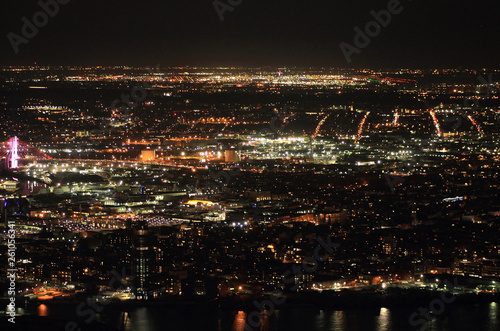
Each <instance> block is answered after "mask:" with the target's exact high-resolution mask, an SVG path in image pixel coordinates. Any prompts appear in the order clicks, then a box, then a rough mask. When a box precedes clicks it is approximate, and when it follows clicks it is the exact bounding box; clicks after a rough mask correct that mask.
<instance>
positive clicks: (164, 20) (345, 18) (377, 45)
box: [0, 0, 500, 68]
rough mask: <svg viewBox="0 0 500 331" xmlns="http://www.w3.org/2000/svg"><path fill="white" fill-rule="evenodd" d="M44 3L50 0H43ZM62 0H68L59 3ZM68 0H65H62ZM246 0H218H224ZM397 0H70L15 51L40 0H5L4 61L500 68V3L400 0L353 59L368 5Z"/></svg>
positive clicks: (382, 5) (375, 7) (367, 18)
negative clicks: (221, 6)
mask: <svg viewBox="0 0 500 331" xmlns="http://www.w3.org/2000/svg"><path fill="white" fill-rule="evenodd" d="M42 1H45V0H42ZM61 1H62V0H61ZM64 1H67V0H64ZM229 1H233V3H238V2H239V0H221V2H222V3H228V2H229ZM389 2H390V1H366V0H365V1H359V0H358V1H356V0H354V1H353V0H349V1H347V0H344V1H340V0H328V1H324V0H322V1H319V0H301V1H297V0H243V1H242V2H241V4H240V5H237V6H236V7H235V8H234V10H233V11H232V12H229V11H227V12H225V13H224V16H225V19H224V21H223V22H221V20H220V19H219V16H218V14H217V12H216V10H215V8H214V5H213V1H212V0H178V1H169V0H146V1H128V0H70V1H69V3H68V4H66V5H60V8H59V13H57V15H55V16H54V17H53V18H50V19H49V21H48V23H47V25H46V26H43V27H41V28H39V32H38V34H37V35H36V36H35V37H34V38H32V39H30V40H29V41H28V43H27V44H21V45H19V53H18V54H15V53H14V51H13V48H12V46H11V43H10V42H9V40H8V38H7V34H8V33H9V32H14V33H16V34H18V35H20V36H22V33H21V28H22V26H23V22H22V21H21V18H22V17H23V16H26V17H27V18H28V19H29V20H30V21H32V17H33V15H34V14H35V13H36V12H37V11H39V10H40V6H39V5H38V1H31V0H29V1H28V0H4V1H2V5H1V6H2V10H1V11H0V12H1V14H0V15H1V21H2V39H1V40H2V42H1V49H2V51H1V53H0V59H1V64H2V65H26V64H33V63H34V62H37V63H38V64H39V65H134V66H140V65H156V64H159V65H162V66H183V65H190V66H301V67H303V66H325V67H371V68H399V67H406V68H429V67H446V68H449V67H471V68H483V67H486V68H492V67H494V68H497V67H498V60H499V59H500V56H499V55H500V54H499V50H500V46H499V45H500V43H499V40H500V38H499V37H500V27H499V26H500V23H499V22H500V20H499V16H500V15H499V11H498V8H499V3H498V1H490V0H486V1H472V0H471V1H444V0H433V1H428V0H413V1H409V0H401V6H402V7H403V10H402V11H401V13H399V14H395V15H392V19H391V22H390V24H389V25H388V26H387V27H382V29H381V31H380V33H379V34H378V35H377V36H375V37H373V38H372V40H371V42H370V44H369V45H368V46H367V47H366V48H364V49H362V50H361V52H360V54H354V55H352V62H351V63H350V64H348V63H347V62H346V60H345V58H344V56H343V54H342V51H341V49H340V47H339V43H341V42H346V43H349V44H353V39H354V36H355V32H354V30H353V28H354V27H355V26H358V27H360V28H362V29H364V27H365V25H366V23H368V22H369V21H372V20H373V17H372V16H371V15H370V11H372V10H375V11H379V10H382V9H386V8H387V6H388V3H389Z"/></svg>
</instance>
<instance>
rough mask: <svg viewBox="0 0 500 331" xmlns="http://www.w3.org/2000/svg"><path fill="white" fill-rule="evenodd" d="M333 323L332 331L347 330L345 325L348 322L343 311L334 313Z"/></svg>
mask: <svg viewBox="0 0 500 331" xmlns="http://www.w3.org/2000/svg"><path fill="white" fill-rule="evenodd" d="M332 323H333V324H332V327H331V330H347V329H346V325H344V324H345V323H346V320H345V316H344V312H343V311H342V310H339V311H334V312H333V321H332Z"/></svg>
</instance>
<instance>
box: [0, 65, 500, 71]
mask: <svg viewBox="0 0 500 331" xmlns="http://www.w3.org/2000/svg"><path fill="white" fill-rule="evenodd" d="M158 66H159V67H160V68H168V69H177V68H179V69H180V68H192V69H285V70H286V69H309V70H319V69H322V70H326V69H328V70H463V71H466V70H474V71H490V70H493V71H500V67H498V68H493V67H464V66H458V67H406V66H405V67H342V66H318V65H314V66H305V65H303V66H300V65H291V66H284V65H282V66H280V65H262V66H241V65H238V66H231V65H230V66H226V65H158V64H156V65H127V64H111V65H104V64H98V65H87V64H71V65H68V64H64V65H63V64H38V63H36V64H19V65H16V64H10V65H9V64H4V65H0V68H1V69H2V70H3V69H9V68H24V67H38V68H44V67H48V68H54V69H56V68H103V69H108V68H123V67H127V68H129V69H145V68H154V67H158Z"/></svg>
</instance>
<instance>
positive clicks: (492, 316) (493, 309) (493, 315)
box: [488, 302, 498, 330]
mask: <svg viewBox="0 0 500 331" xmlns="http://www.w3.org/2000/svg"><path fill="white" fill-rule="evenodd" d="M488 316H489V321H488V322H489V324H491V326H492V328H491V330H498V319H497V317H498V304H497V303H496V302H492V303H490V307H489V312H488Z"/></svg>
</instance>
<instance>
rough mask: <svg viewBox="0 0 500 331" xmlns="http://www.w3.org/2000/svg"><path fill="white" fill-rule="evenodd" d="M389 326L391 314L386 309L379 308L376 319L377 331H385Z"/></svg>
mask: <svg viewBox="0 0 500 331" xmlns="http://www.w3.org/2000/svg"><path fill="white" fill-rule="evenodd" d="M389 324H391V312H390V310H389V309H387V308H380V315H379V316H378V317H377V330H378V331H385V330H388V329H389Z"/></svg>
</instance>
